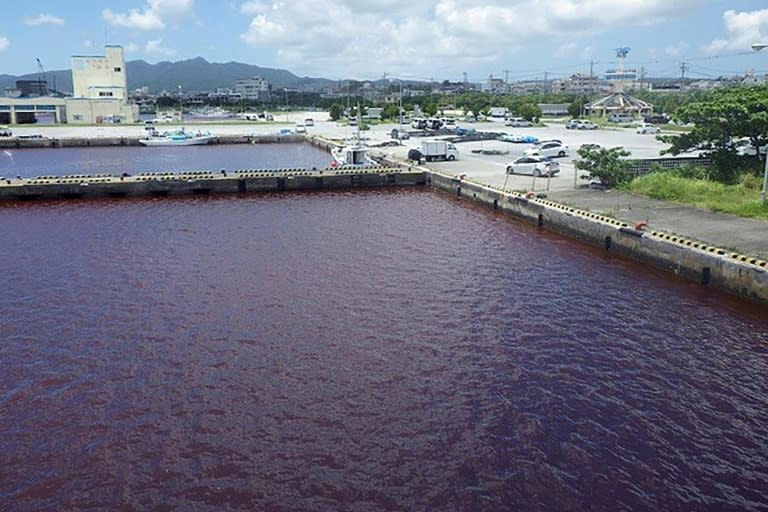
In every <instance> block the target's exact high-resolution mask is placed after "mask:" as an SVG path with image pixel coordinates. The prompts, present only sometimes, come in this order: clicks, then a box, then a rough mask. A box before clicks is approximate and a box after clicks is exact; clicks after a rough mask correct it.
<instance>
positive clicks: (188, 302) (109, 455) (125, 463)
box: [0, 190, 768, 512]
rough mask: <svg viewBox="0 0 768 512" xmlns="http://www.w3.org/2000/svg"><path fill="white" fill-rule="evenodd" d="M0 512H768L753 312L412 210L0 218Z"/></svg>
mask: <svg viewBox="0 0 768 512" xmlns="http://www.w3.org/2000/svg"><path fill="white" fill-rule="evenodd" d="M0 233H2V234H3V250H2V251H0V268H1V269H2V272H3V283H4V286H3V293H2V295H0V306H1V307H2V311H3V314H2V316H0V339H2V343H1V344H0V510H9V511H17V510H22V511H26V510H30V511H32V510H34V511H59V510H105V511H106V510H110V511H113V510H120V511H133V510H136V511H139V510H160V511H162V510H185V511H188V510H192V511H211V512H213V511H216V512H219V511H226V510H249V511H254V510H269V511H326V510H344V511H371V510H391V511H401V510H413V511H428V510H429V511H431V510H441V511H499V510H525V511H552V510H558V511H562V510H570V511H603V510H604V511H617V510H701V511H731V510H732V511H736V510H754V511H757V510H765V509H766V508H768V484H767V483H766V482H768V431H767V427H766V425H768V407H766V405H767V404H768V350H766V347H767V346H768V345H767V343H768V322H767V321H766V320H765V310H764V309H763V308H760V307H757V306H753V305H750V304H748V303H745V302H742V301H740V300H737V299H734V298H731V297H729V296H725V295H722V294H718V293H715V292H713V291H712V290H709V289H707V288H703V287H700V286H698V285H695V284H692V283H689V282H685V281H680V280H677V279H676V278H674V277H672V276H671V275H670V274H667V273H660V272H656V271H653V270H648V269H647V268H645V267H642V266H640V265H636V264H634V263H631V262H627V261H624V260H622V259H618V258H613V257H607V256H605V255H604V253H603V252H602V251H599V250H593V249H591V248H587V247H584V246H582V245H580V244H577V243H575V242H572V241H570V240H566V239H563V238H560V237H558V236H555V235H552V234H549V233H547V232H545V231H539V230H537V229H536V228H535V227H531V226H528V225H526V224H521V223H518V222H516V221H514V220H510V219H508V218H505V217H503V216H498V215H495V214H493V213H491V212H488V211H486V210H484V209H477V208H474V207H472V206H471V205H468V204H467V203H465V202H458V201H456V200H455V199H453V198H450V197H447V196H444V195H440V194H436V193H432V192H429V191H424V190H407V191H396V192H380V191H375V192H366V191H361V192H354V193H346V192H328V193H318V194H284V195H254V196H248V197H235V196H227V197H190V198H164V199H143V200H135V201H133V200H131V201H128V200H106V201H87V202H41V203H29V204H15V205H12V206H9V205H2V206H0Z"/></svg>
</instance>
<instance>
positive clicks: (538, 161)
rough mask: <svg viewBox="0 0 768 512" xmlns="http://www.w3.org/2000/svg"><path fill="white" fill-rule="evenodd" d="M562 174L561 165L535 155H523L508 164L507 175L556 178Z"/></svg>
mask: <svg viewBox="0 0 768 512" xmlns="http://www.w3.org/2000/svg"><path fill="white" fill-rule="evenodd" d="M559 172H560V165H559V164H558V163H557V162H555V161H554V160H552V159H550V158H547V157H542V156H535V155H523V156H521V157H520V158H518V159H517V160H515V161H513V162H510V163H508V164H507V174H532V175H533V176H554V175H555V174H557V173H559Z"/></svg>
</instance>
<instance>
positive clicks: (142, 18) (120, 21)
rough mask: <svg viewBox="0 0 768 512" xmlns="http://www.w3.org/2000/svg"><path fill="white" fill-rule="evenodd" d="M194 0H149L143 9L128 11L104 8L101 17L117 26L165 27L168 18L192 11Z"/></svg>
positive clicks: (155, 28)
mask: <svg viewBox="0 0 768 512" xmlns="http://www.w3.org/2000/svg"><path fill="white" fill-rule="evenodd" d="M193 6H194V0H147V4H146V6H145V7H144V8H141V9H130V10H129V11H128V12H127V13H118V12H114V11H112V10H111V9H104V10H103V11H102V12H101V18H102V19H103V20H104V21H106V22H107V23H109V24H110V25H114V26H117V27H127V28H134V29H138V30H159V29H162V28H165V24H166V19H169V18H181V17H183V16H185V15H187V14H188V13H189V12H191V11H192V7H193Z"/></svg>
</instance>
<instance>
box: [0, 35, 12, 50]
mask: <svg viewBox="0 0 768 512" xmlns="http://www.w3.org/2000/svg"><path fill="white" fill-rule="evenodd" d="M9 46H11V41H10V40H9V39H8V38H7V37H5V36H0V52H4V51H5V50H7V49H8V47H9Z"/></svg>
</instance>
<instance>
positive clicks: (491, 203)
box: [425, 169, 768, 304]
mask: <svg viewBox="0 0 768 512" xmlns="http://www.w3.org/2000/svg"><path fill="white" fill-rule="evenodd" d="M425 172H426V173H427V184H428V185H430V186H432V187H434V188H436V189H439V190H443V191H445V192H448V193H450V194H452V195H454V196H456V197H458V198H463V199H468V200H471V201H475V202H478V203H482V204H484V205H486V206H488V207H490V208H493V209H496V210H499V211H502V212H505V213H507V214H509V215H512V216H514V217H516V218H519V219H523V220H525V221H528V222H530V223H532V224H536V225H537V226H540V227H542V228H544V229H548V230H552V231H555V232H558V233H562V234H565V235H568V236H570V237H572V238H576V239H578V240H582V241H584V242H587V243H589V244H591V245H594V246H597V247H601V248H603V249H604V250H606V251H610V252H612V253H616V254H620V255H623V256H626V257H629V258H632V259H634V260H637V261H641V262H644V263H648V264H650V265H653V266H655V267H657V268H661V269H664V270H667V271H670V272H673V273H675V274H677V275H679V276H682V277H684V278H686V279H690V280H693V281H696V282H698V283H701V284H702V285H706V286H712V287H714V288H717V289H720V290H723V291H726V292H729V293H732V294H735V295H738V296H741V297H744V298H746V299H749V300H752V301H754V302H758V303H762V304H768V262H766V261H763V260H760V259H757V258H752V257H749V256H746V255H741V254H736V253H732V252H729V251H727V250H725V249H723V248H718V247H714V246H711V245H707V244H704V243H702V242H699V241H695V240H689V239H686V238H684V237H680V236H676V235H670V234H666V233H663V232H657V231H645V230H644V229H643V228H642V227H635V226H630V225H628V224H626V223H624V222H621V221H618V220H616V219H613V218H610V217H605V216H602V215H599V214H595V213H591V212H588V211H584V210H580V209H577V208H572V207H569V206H566V205H562V204H559V203H555V202H552V201H549V200H547V199H546V198H539V197H534V196H532V195H530V194H528V195H526V194H520V193H517V192H511V191H503V190H502V189H501V188H499V187H493V186H490V185H484V184H481V183H477V182H474V181H471V180H467V179H464V178H461V177H456V176H453V175H448V174H443V173H441V172H439V171H435V170H432V169H428V170H426V171H425Z"/></svg>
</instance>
